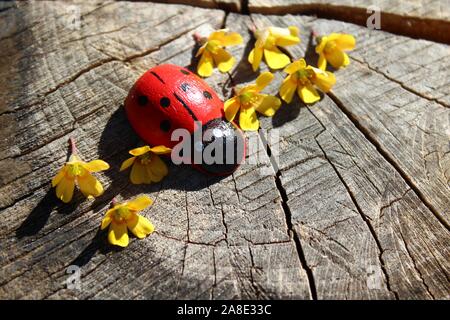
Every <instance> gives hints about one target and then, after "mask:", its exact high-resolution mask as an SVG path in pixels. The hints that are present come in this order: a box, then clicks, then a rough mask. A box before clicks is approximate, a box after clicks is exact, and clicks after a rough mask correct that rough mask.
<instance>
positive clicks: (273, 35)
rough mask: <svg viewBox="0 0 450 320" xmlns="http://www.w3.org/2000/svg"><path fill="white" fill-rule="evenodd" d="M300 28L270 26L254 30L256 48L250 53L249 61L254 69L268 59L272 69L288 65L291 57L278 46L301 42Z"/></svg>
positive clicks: (267, 61)
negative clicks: (263, 58) (263, 59)
mask: <svg viewBox="0 0 450 320" xmlns="http://www.w3.org/2000/svg"><path fill="white" fill-rule="evenodd" d="M298 33H299V31H298V28H297V27H294V26H290V27H289V28H277V27H268V28H264V29H260V30H256V31H255V32H254V35H255V38H256V42H255V48H254V49H253V50H252V51H250V54H249V55H248V62H250V63H251V65H252V68H253V71H256V70H257V69H258V67H259V64H260V62H261V60H262V56H263V54H264V57H265V59H266V63H267V65H268V66H269V67H270V68H271V69H281V68H284V67H285V66H287V65H288V64H289V63H290V62H291V60H290V58H289V57H288V56H287V55H286V54H284V53H283V52H281V51H280V49H278V47H286V46H292V45H294V44H297V43H299V42H300V38H299V36H298Z"/></svg>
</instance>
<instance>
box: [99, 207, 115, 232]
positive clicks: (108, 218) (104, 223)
mask: <svg viewBox="0 0 450 320" xmlns="http://www.w3.org/2000/svg"><path fill="white" fill-rule="evenodd" d="M113 212H114V209H109V210H108V211H106V214H105V217H104V218H103V220H102V224H101V226H100V230H105V228H106V227H107V226H109V224H110V223H111V221H112V215H113Z"/></svg>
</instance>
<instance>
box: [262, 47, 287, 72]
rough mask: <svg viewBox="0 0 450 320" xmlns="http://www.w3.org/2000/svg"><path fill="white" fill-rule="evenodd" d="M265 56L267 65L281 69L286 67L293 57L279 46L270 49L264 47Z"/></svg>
mask: <svg viewBox="0 0 450 320" xmlns="http://www.w3.org/2000/svg"><path fill="white" fill-rule="evenodd" d="M264 57H265V58H266V62H267V65H268V66H269V67H270V68H271V69H281V68H284V67H286V66H287V65H288V64H289V63H290V62H291V59H289V57H288V56H287V55H285V54H284V53H283V52H281V51H280V50H279V49H278V48H277V47H274V48H272V49H270V50H268V49H264Z"/></svg>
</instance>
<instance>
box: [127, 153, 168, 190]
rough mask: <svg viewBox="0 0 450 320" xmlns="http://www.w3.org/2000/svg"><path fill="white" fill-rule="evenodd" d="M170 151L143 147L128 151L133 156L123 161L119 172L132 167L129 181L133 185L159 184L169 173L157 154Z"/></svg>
mask: <svg viewBox="0 0 450 320" xmlns="http://www.w3.org/2000/svg"><path fill="white" fill-rule="evenodd" d="M170 152H171V149H170V148H167V147H165V146H157V147H153V148H150V147H149V146H143V147H139V148H135V149H133V150H130V152H129V153H130V154H131V155H132V156H133V157H131V158H128V159H127V160H125V161H124V162H123V163H122V165H121V167H120V171H123V170H125V169H127V168H128V167H130V166H131V165H133V167H132V168H131V173H130V180H131V182H132V183H134V184H141V183H152V182H159V181H161V179H162V178H164V177H165V176H166V175H167V173H168V172H169V171H168V169H167V166H166V164H165V163H164V161H162V160H161V159H160V157H159V156H158V155H159V154H167V153H170Z"/></svg>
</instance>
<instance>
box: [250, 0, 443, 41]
mask: <svg viewBox="0 0 450 320" xmlns="http://www.w3.org/2000/svg"><path fill="white" fill-rule="evenodd" d="M247 6H248V10H249V11H250V12H251V13H264V14H280V15H284V14H287V13H292V14H293V13H295V14H311V15H317V16H319V17H322V18H327V19H337V20H341V21H346V22H351V23H355V24H359V25H362V26H368V25H367V22H368V20H369V22H370V25H372V23H373V20H372V18H373V16H374V14H375V13H377V14H379V17H380V18H381V19H380V21H379V22H380V26H381V30H384V31H389V32H394V33H396V34H403V35H407V36H409V37H413V38H424V39H430V40H434V41H439V42H443V43H447V44H449V43H450V35H449V34H448V30H449V28H450V10H449V8H450V1H449V0H376V1H373V0H249V1H248V5H247Z"/></svg>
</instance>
